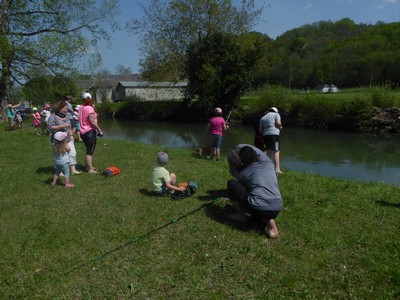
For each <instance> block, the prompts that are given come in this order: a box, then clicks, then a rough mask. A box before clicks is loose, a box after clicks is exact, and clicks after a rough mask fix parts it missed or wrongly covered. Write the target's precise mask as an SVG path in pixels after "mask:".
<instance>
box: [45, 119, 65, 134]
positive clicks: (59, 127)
mask: <svg viewBox="0 0 400 300" xmlns="http://www.w3.org/2000/svg"><path fill="white" fill-rule="evenodd" d="M47 124H48V125H47V127H48V129H49V131H52V132H56V131H58V130H64V129H68V128H70V127H71V124H70V123H63V124H59V125H57V124H55V121H54V117H53V116H50V117H49V119H48V121H47Z"/></svg>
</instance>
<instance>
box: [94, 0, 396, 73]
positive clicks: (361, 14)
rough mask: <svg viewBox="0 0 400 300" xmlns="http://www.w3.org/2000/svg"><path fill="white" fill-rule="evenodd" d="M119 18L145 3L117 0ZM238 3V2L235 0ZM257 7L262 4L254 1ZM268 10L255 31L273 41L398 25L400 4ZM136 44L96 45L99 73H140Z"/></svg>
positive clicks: (279, 4) (369, 0)
mask: <svg viewBox="0 0 400 300" xmlns="http://www.w3.org/2000/svg"><path fill="white" fill-rule="evenodd" d="M118 2H119V5H120V11H121V15H120V16H119V17H118V21H119V22H120V24H121V27H122V28H123V27H124V24H125V22H126V21H128V20H130V19H132V18H133V17H140V16H141V15H142V14H143V11H142V8H141V7H140V5H139V4H140V3H142V4H143V5H145V6H146V4H147V3H148V1H147V0H118ZM234 2H239V0H234ZM255 2H256V3H262V2H263V1H261V0H256V1H255ZM264 2H265V3H266V5H269V7H267V8H265V9H264V12H263V15H262V16H261V18H260V21H259V23H258V24H257V25H256V26H255V28H254V30H255V31H258V32H261V33H265V34H267V35H268V36H269V37H271V38H273V39H275V38H276V37H277V36H279V35H281V34H282V33H284V32H285V31H287V30H290V29H293V28H297V27H300V26H302V25H305V24H311V23H314V22H318V21H328V20H330V21H338V20H340V19H343V18H350V19H352V20H353V21H354V22H355V23H357V24H359V23H365V24H375V23H376V22H378V21H383V22H385V23H391V22H400V0H314V1H312V0H311V1H310V0H265V1H264ZM139 42H140V41H139V40H138V38H137V37H136V36H132V35H130V34H128V33H127V32H126V31H124V30H122V31H120V32H116V33H114V34H113V37H112V46H111V48H108V47H107V46H106V45H105V44H104V43H101V44H100V45H99V48H98V50H99V52H100V53H101V55H102V57H103V65H102V66H101V67H100V68H99V69H108V70H109V71H110V72H111V73H113V72H114V68H115V67H116V66H117V65H118V64H121V65H123V66H125V67H130V68H131V69H132V71H133V72H134V73H139V71H140V69H139V60H140V53H139Z"/></svg>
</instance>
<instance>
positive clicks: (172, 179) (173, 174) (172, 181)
mask: <svg viewBox="0 0 400 300" xmlns="http://www.w3.org/2000/svg"><path fill="white" fill-rule="evenodd" d="M169 181H170V182H171V184H172V185H175V184H176V175H175V173H171V174H169Z"/></svg>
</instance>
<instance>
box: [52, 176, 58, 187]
mask: <svg viewBox="0 0 400 300" xmlns="http://www.w3.org/2000/svg"><path fill="white" fill-rule="evenodd" d="M57 179H58V176H57V175H54V176H53V182H52V183H51V185H52V186H56V185H57Z"/></svg>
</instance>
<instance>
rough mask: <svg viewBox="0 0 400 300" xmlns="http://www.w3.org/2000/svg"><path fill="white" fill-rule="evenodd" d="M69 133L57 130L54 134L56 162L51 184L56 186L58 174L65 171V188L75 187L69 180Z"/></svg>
mask: <svg viewBox="0 0 400 300" xmlns="http://www.w3.org/2000/svg"><path fill="white" fill-rule="evenodd" d="M66 137H67V133H66V132H63V131H57V132H56V133H55V134H54V143H53V154H54V163H55V171H54V176H53V182H52V183H51V185H52V186H53V187H54V186H56V185H57V179H58V176H60V174H61V173H64V182H65V188H67V189H68V188H72V187H74V185H73V184H71V182H70V180H69V175H70V173H69V155H68V152H69V151H70V150H71V149H70V148H69V146H68V143H67V140H66V139H65V138H66Z"/></svg>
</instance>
